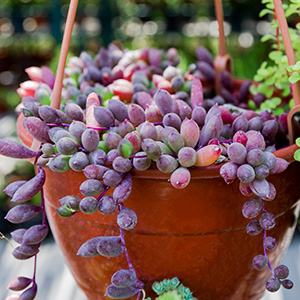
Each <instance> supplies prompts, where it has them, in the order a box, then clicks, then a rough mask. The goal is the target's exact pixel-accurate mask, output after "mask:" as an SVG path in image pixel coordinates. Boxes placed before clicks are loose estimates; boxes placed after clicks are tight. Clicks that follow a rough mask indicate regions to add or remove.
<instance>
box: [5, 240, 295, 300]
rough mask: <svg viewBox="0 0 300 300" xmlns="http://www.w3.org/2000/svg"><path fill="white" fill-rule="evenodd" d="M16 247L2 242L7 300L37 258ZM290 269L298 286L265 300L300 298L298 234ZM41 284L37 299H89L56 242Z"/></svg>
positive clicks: (42, 261) (43, 254)
mask: <svg viewBox="0 0 300 300" xmlns="http://www.w3.org/2000/svg"><path fill="white" fill-rule="evenodd" d="M11 251H12V247H11V246H10V245H9V244H8V243H7V242H6V241H4V240H0V299H1V300H2V299H3V300H4V299H5V298H6V297H7V296H8V295H9V294H11V292H10V291H9V290H7V288H6V287H7V285H8V283H9V281H10V280H11V279H12V278H14V277H17V276H29V277H31V275H32V271H33V259H29V260H27V261H18V260H16V259H14V258H13V256H12V255H11ZM283 262H284V263H286V264H287V265H288V266H289V268H290V278H291V279H292V280H293V281H294V284H295V287H294V288H293V289H292V290H290V291H287V290H284V289H283V288H282V289H280V290H279V291H278V292H276V293H268V292H266V293H265V296H264V297H263V298H262V299H261V300H296V299H299V295H300V236H299V235H297V236H296V237H295V238H294V240H293V242H292V244H291V246H290V248H289V250H288V252H287V254H286V255H285V258H284V260H283ZM37 282H38V285H39V291H38V295H37V297H36V300H53V299H56V300H86V297H85V296H84V294H83V293H82V292H81V290H79V288H78V287H77V286H76V283H75V281H74V279H73V277H72V275H71V273H70V271H69V270H68V268H67V266H66V265H65V263H64V260H63V257H62V254H61V252H60V250H59V248H58V246H57V245H56V244H55V243H54V242H53V240H52V239H49V240H47V241H46V243H45V244H44V245H42V247H41V251H40V253H39V254H38V264H37Z"/></svg>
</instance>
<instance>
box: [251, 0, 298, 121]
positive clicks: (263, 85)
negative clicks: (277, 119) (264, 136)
mask: <svg viewBox="0 0 300 300" xmlns="http://www.w3.org/2000/svg"><path fill="white" fill-rule="evenodd" d="M262 3H263V4H265V7H266V8H264V9H263V10H262V11H261V12H260V16H261V17H263V16H266V15H268V16H269V17H270V18H271V24H270V30H273V31H272V32H271V33H268V34H265V35H264V36H263V37H262V38H261V41H262V42H267V41H268V42H270V41H271V42H272V45H271V47H272V49H274V50H272V51H271V52H270V53H269V54H268V60H265V61H263V63H262V64H261V66H260V67H259V68H258V70H257V72H256V75H255V76H254V81H256V82H259V84H258V85H252V86H251V88H250V90H251V93H252V94H253V95H256V94H258V93H261V94H263V95H265V97H266V98H267V100H266V101H264V102H263V103H262V104H261V105H260V107H259V108H258V111H262V110H265V109H269V110H272V111H273V112H274V113H275V115H280V114H281V113H283V112H284V111H287V110H288V109H290V105H289V104H290V103H282V101H281V100H280V99H282V98H288V97H289V98H291V97H292V95H291V90H290V83H292V82H296V81H298V80H300V75H299V78H298V76H297V73H293V75H292V76H291V77H290V78H289V73H288V71H293V68H298V71H299V69H300V65H299V64H298V65H297V64H296V66H294V67H289V64H288V59H287V56H286V54H285V49H284V44H283V40H282V37H281V36H280V35H279V25H278V21H277V20H276V17H274V4H273V1H272V0H262ZM299 6H300V0H290V1H289V2H288V3H284V4H283V8H284V12H285V16H286V18H287V19H288V20H291V17H292V16H295V15H296V16H299ZM289 32H290V36H291V41H292V45H293V48H294V52H295V57H296V60H297V61H298V60H299V59H300V38H299V32H300V23H297V24H296V26H295V28H291V27H290V28H289ZM250 105H251V106H253V105H255V104H254V102H253V101H252V102H250ZM252 108H253V107H252Z"/></svg>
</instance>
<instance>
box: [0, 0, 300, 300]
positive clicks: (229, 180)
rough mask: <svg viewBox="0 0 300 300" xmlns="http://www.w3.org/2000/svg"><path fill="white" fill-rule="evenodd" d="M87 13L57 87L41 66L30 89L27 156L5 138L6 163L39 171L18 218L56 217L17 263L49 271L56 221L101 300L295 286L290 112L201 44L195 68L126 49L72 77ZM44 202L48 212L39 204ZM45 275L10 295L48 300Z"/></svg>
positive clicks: (25, 107) (24, 131)
mask: <svg viewBox="0 0 300 300" xmlns="http://www.w3.org/2000/svg"><path fill="white" fill-rule="evenodd" d="M274 3H275V4H276V5H277V10H278V9H279V8H280V4H281V2H280V1H276V0H274ZM278 5H279V8H278ZM216 6H217V8H218V9H220V1H216ZM76 7H77V1H71V6H70V11H69V15H68V20H67V24H66V31H65V36H64V41H63V45H62V53H61V57H60V61H59V66H58V70H57V73H56V78H55V80H54V75H53V74H52V73H51V71H50V70H49V69H48V68H46V67H42V68H37V67H33V68H29V69H28V70H27V72H28V75H29V77H30V78H31V81H28V82H26V83H23V84H21V88H20V89H19V91H18V92H19V94H20V95H21V96H22V103H21V105H20V106H19V108H18V109H19V110H20V112H21V113H20V116H19V118H18V124H17V125H18V130H19V131H18V134H19V137H20V139H21V141H22V142H23V144H24V145H25V146H24V145H21V144H18V143H14V142H12V141H8V140H1V141H0V153H1V154H2V155H5V156H10V157H15V158H23V159H29V160H31V161H32V162H33V163H34V165H35V167H36V176H35V177H33V178H32V179H31V180H29V181H26V182H24V181H17V182H14V183H12V184H10V185H9V186H8V187H7V188H6V189H5V192H6V193H7V194H8V195H9V196H11V197H12V199H11V201H12V202H14V203H17V204H18V205H16V206H15V207H13V208H12V209H11V210H10V211H9V212H8V214H7V216H6V219H7V220H9V221H10V222H13V223H21V222H23V221H25V220H28V219H30V218H31V217H33V216H35V215H37V214H38V213H39V212H41V211H42V213H43V221H42V224H41V225H36V226H33V227H31V228H30V229H28V230H25V229H18V230H16V231H14V232H13V233H12V238H13V239H14V240H15V241H16V242H17V243H19V244H20V245H19V246H18V247H16V248H15V249H14V251H13V255H14V256H15V257H16V258H17V259H27V258H30V257H34V260H35V263H36V260H37V256H38V255H37V254H38V249H39V246H40V244H41V242H42V241H43V239H44V238H45V236H46V235H47V232H48V222H49V224H50V226H51V229H52V231H53V234H54V236H55V239H56V240H57V242H58V243H59V244H60V246H61V249H62V251H63V253H64V256H65V258H66V260H67V262H68V264H69V266H70V268H71V271H72V273H73V275H74V277H75V279H76V281H77V283H78V285H79V286H80V287H81V288H82V289H83V291H84V292H85V293H86V295H87V297H88V299H90V300H94V299H104V297H109V298H113V299H114V298H117V299H120V298H130V297H132V296H135V295H137V296H138V297H140V296H141V295H142V294H143V293H146V295H147V296H148V295H150V296H153V294H151V286H152V285H153V284H154V290H155V292H156V293H158V294H161V289H165V291H170V290H171V291H173V290H176V291H178V290H179V286H181V285H179V283H178V281H177V279H174V281H172V280H171V281H170V280H169V281H168V280H166V281H163V282H162V283H161V284H158V283H155V282H157V281H161V280H162V279H163V278H173V277H174V276H177V277H178V278H179V279H180V281H182V282H183V284H184V285H186V286H188V287H189V288H190V290H188V291H187V294H186V297H187V298H186V299H190V298H191V297H192V295H191V294H190V292H191V291H192V292H193V296H194V297H199V298H205V299H258V298H259V297H260V296H261V295H262V293H263V291H264V289H265V287H266V288H267V289H268V290H269V291H271V292H274V291H276V290H278V289H279V288H280V286H283V287H285V288H288V289H289V288H291V287H292V286H293V283H292V281H291V280H290V279H288V267H287V266H283V265H279V262H280V259H281V258H282V256H283V253H284V251H285V250H286V249H287V247H288V244H289V242H290V240H291V237H292V234H293V231H294V228H295V226H296V218H297V214H298V211H299V206H298V198H299V193H300V187H299V185H297V182H296V181H295V178H296V176H297V173H298V172H299V167H300V166H299V163H296V162H293V154H294V151H295V150H296V149H297V145H295V144H293V145H291V146H288V143H289V140H288V132H287V126H285V127H284V126H282V124H284V122H285V123H286V120H287V115H286V114H284V115H283V116H282V117H281V118H277V117H276V116H274V115H273V114H272V113H270V112H269V111H262V112H260V113H257V112H255V111H252V110H249V109H248V107H247V100H248V95H249V92H248V91H249V86H250V84H251V83H249V82H243V81H240V80H235V79H233V78H232V77H231V74H230V72H229V71H228V70H229V69H230V64H229V63H228V57H225V55H224V53H221V55H219V57H218V59H219V61H222V62H223V67H222V66H221V67H222V68H223V70H221V69H220V68H219V66H220V65H219V64H217V67H216V65H215V64H214V61H213V59H212V56H211V54H210V53H209V52H208V51H207V50H206V49H204V48H201V47H199V48H198V49H197V57H198V61H197V63H196V64H194V65H192V66H191V67H190V68H189V70H185V71H183V70H180V69H179V68H177V67H176V66H177V65H178V62H179V57H178V54H177V51H176V49H174V48H172V49H169V50H168V51H162V50H159V49H140V50H134V51H129V50H126V49H121V48H119V47H117V46H116V45H115V44H111V45H110V46H109V47H108V49H104V48H101V49H100V51H99V53H98V54H97V55H96V56H95V57H93V56H91V55H90V54H88V53H86V52H83V53H82V54H81V55H80V57H72V58H70V59H69V61H68V65H67V67H66V68H65V61H66V54H67V51H68V42H69V40H70V35H71V30H72V24H73V22H74V17H75V12H76ZM219 11H220V10H219ZM278 12H279V10H278ZM281 13H282V12H281ZM279 14H280V12H279ZM221 17H222V16H221ZM221 19H222V18H221ZM223 50H224V49H223ZM221 52H222V51H221ZM224 57H225V58H226V59H224ZM224 62H225V63H224ZM225 68H226V69H225ZM64 75H65V78H64ZM63 78H64V79H63ZM295 84H296V83H295ZM215 86H216V89H214V87H215ZM293 91H294V96H295V94H296V93H295V90H293ZM217 92H218V93H219V94H217ZM50 98H51V105H49V104H50V101H49V100H50ZM282 172H283V173H282ZM279 173H282V176H276V174H279ZM269 175H270V176H269ZM291 191H292V192H291ZM38 192H40V193H41V205H39V206H33V205H28V204H26V202H27V201H28V200H30V199H31V198H32V197H33V196H34V195H36V194H37V193H38ZM24 203H25V204H24ZM241 211H242V214H243V215H244V217H245V218H243V217H242V216H241ZM47 219H48V221H47ZM249 219H250V220H249ZM275 223H276V226H275ZM273 228H274V229H273ZM249 235H251V236H253V237H251V239H250V238H249ZM34 265H36V264H34ZM257 270H260V271H261V272H257ZM35 277H36V276H35V272H34V276H33V278H24V277H18V278H16V279H14V280H13V281H12V282H11V283H10V285H9V288H10V289H11V290H14V291H19V290H21V291H22V294H21V296H20V298H19V299H20V300H25V299H26V300H28V299H34V297H35V295H36V293H37V282H36V278H35ZM164 282H165V288H164ZM177 287H178V288H177ZM182 289H183V287H182V286H181V290H182ZM178 293H179V292H178ZM179 294H180V293H179ZM180 295H182V294H180ZM16 297H17V296H16Z"/></svg>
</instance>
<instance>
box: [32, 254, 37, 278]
mask: <svg viewBox="0 0 300 300" xmlns="http://www.w3.org/2000/svg"><path fill="white" fill-rule="evenodd" d="M36 269H37V253H36V254H35V255H34V266H33V276H32V282H33V283H35V276H36Z"/></svg>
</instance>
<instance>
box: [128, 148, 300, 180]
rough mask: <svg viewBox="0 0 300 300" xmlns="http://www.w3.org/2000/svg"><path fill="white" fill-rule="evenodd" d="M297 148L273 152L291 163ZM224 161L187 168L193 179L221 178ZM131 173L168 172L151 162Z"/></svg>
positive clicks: (157, 176)
mask: <svg viewBox="0 0 300 300" xmlns="http://www.w3.org/2000/svg"><path fill="white" fill-rule="evenodd" d="M296 149H298V146H297V145H296V144H293V145H290V146H288V147H285V148H282V149H279V150H277V151H275V152H273V153H274V155H275V156H276V157H279V158H284V159H285V160H287V161H288V162H289V163H292V162H293V161H294V158H293V154H294V152H295V151H296ZM223 164H224V163H221V164H219V165H211V166H208V167H191V168H189V170H190V172H191V177H192V178H193V179H199V178H203V179H204V178H221V175H220V168H221V167H222V165H223ZM131 173H132V174H133V175H134V176H135V177H137V178H153V179H169V178H170V173H162V172H160V171H158V170H157V168H156V167H155V164H152V166H151V167H150V168H149V169H147V170H145V171H139V170H136V169H132V170H131Z"/></svg>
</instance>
